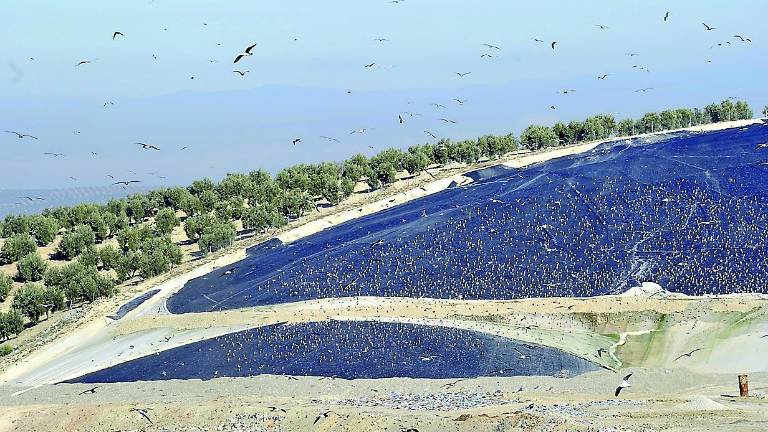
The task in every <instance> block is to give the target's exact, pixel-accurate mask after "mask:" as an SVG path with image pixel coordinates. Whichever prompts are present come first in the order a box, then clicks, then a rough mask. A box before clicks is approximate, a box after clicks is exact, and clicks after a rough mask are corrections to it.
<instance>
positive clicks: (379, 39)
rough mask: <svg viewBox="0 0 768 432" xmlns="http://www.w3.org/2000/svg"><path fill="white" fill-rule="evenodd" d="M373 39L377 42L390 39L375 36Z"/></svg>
mask: <svg viewBox="0 0 768 432" xmlns="http://www.w3.org/2000/svg"><path fill="white" fill-rule="evenodd" d="M373 40H375V41H376V42H389V39H387V38H374V39H373Z"/></svg>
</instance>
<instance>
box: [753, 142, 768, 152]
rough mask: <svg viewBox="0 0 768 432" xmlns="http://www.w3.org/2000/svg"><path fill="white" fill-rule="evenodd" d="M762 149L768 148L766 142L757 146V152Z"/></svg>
mask: <svg viewBox="0 0 768 432" xmlns="http://www.w3.org/2000/svg"><path fill="white" fill-rule="evenodd" d="M762 148H768V142H764V143H762V144H758V145H756V146H755V150H760V149H762Z"/></svg>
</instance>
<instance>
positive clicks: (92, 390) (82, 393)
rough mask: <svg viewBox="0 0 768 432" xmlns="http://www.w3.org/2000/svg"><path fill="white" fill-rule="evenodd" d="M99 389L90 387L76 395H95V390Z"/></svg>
mask: <svg viewBox="0 0 768 432" xmlns="http://www.w3.org/2000/svg"><path fill="white" fill-rule="evenodd" d="M99 387H100V386H96V387H91V388H89V389H88V390H83V391H81V392H80V393H78V395H84V394H94V393H96V389H97V388H99Z"/></svg>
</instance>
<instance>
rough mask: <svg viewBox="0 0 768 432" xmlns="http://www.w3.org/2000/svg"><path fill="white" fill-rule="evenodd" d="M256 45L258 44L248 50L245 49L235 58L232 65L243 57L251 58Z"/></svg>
mask: <svg viewBox="0 0 768 432" xmlns="http://www.w3.org/2000/svg"><path fill="white" fill-rule="evenodd" d="M256 45H258V43H255V44H253V45H251V46H249V47H248V48H246V49H245V51H243V52H242V53H240V54H238V55H237V56H236V57H235V61H233V62H232V63H237V62H239V61H240V60H242V58H243V57H245V56H252V55H253V49H254V48H256Z"/></svg>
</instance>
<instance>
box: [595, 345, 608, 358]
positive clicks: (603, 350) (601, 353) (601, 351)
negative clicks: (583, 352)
mask: <svg viewBox="0 0 768 432" xmlns="http://www.w3.org/2000/svg"><path fill="white" fill-rule="evenodd" d="M607 352H608V351H607V350H606V349H605V348H603V347H600V348H598V349H597V356H598V357H600V358H603V353H607Z"/></svg>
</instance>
